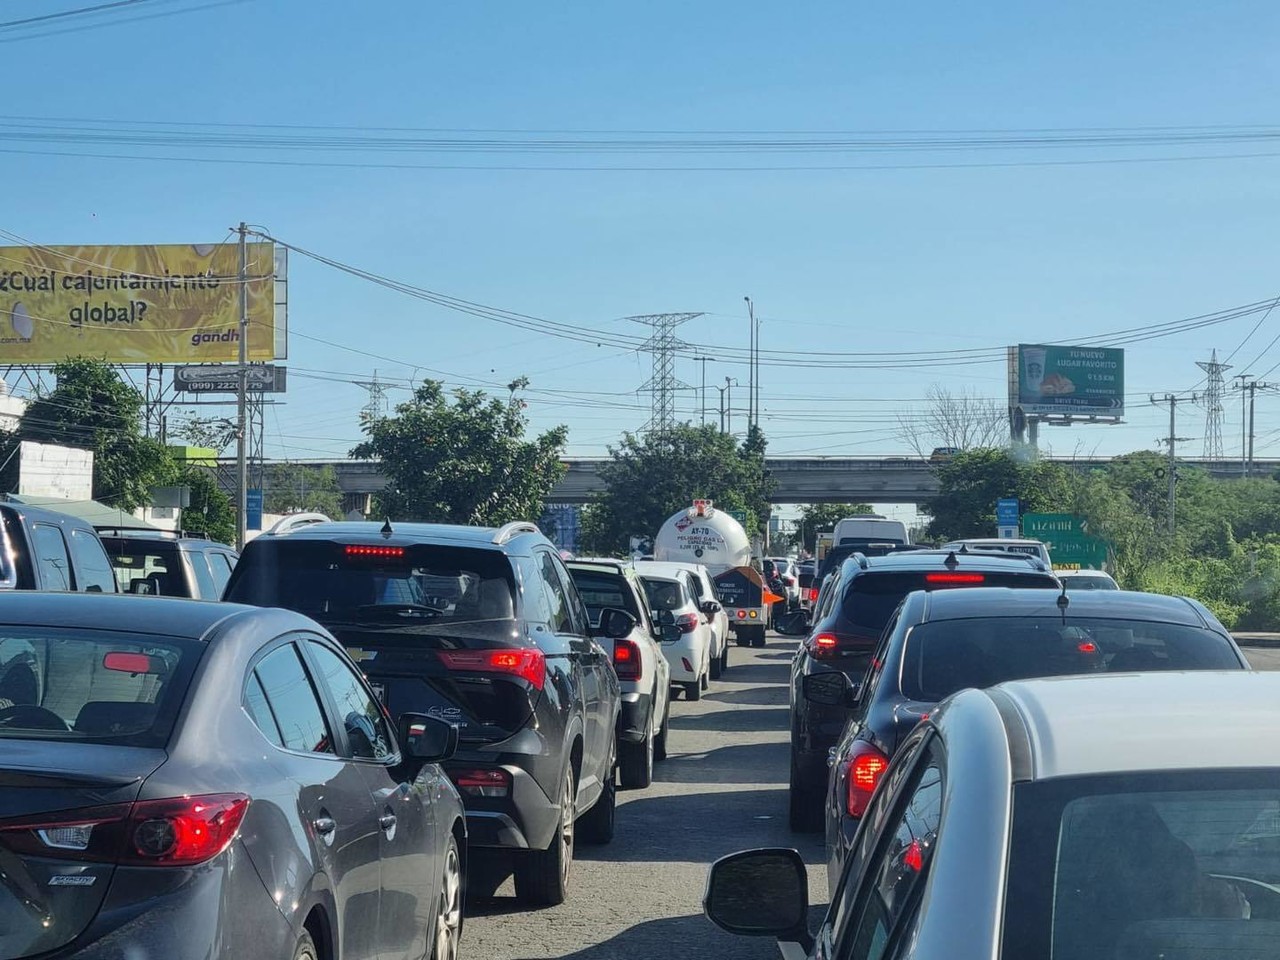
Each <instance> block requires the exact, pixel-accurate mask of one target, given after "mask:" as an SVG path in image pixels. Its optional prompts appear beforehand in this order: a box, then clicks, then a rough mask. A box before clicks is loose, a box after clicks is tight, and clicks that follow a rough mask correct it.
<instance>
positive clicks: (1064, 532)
mask: <svg viewBox="0 0 1280 960" xmlns="http://www.w3.org/2000/svg"><path fill="white" fill-rule="evenodd" d="M1022 535H1023V536H1024V537H1027V538H1029V539H1032V540H1039V541H1041V542H1042V543H1043V544H1044V545H1045V546H1047V547H1048V548H1049V559H1050V560H1052V561H1053V565H1054V566H1055V567H1060V568H1066V569H1070V568H1083V569H1086V570H1101V569H1102V568H1103V567H1104V566H1106V562H1107V544H1106V541H1105V540H1101V539H1099V538H1098V537H1094V536H1090V535H1089V533H1088V524H1086V523H1085V520H1084V518H1083V517H1077V516H1076V515H1074V514H1071V513H1025V514H1023V515H1022Z"/></svg>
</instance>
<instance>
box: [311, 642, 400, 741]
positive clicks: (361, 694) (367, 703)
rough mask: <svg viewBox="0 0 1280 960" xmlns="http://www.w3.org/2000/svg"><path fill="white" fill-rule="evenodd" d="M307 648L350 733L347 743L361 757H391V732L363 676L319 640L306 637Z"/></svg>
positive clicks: (347, 731)
mask: <svg viewBox="0 0 1280 960" xmlns="http://www.w3.org/2000/svg"><path fill="white" fill-rule="evenodd" d="M307 649H308V650H309V651H310V652H311V656H312V657H313V658H314V659H315V661H316V667H317V668H318V670H319V673H320V683H321V684H322V685H323V686H324V688H325V689H326V690H327V691H328V692H329V696H330V697H331V698H332V699H333V702H334V705H335V706H336V707H337V709H338V716H339V717H341V718H342V727H343V729H344V730H345V731H346V734H347V747H348V749H349V750H350V751H351V755H352V756H353V757H355V758H357V759H359V760H378V761H383V760H387V759H389V758H390V757H391V756H392V755H393V754H394V753H395V748H394V747H393V746H392V741H391V732H390V730H389V729H388V727H387V719H386V717H385V716H384V715H383V712H382V708H381V707H380V706H379V705H378V704H377V702H376V701H375V700H374V698H373V695H372V694H371V693H369V691H368V690H366V689H365V686H364V684H363V683H362V682H361V681H360V678H359V677H357V676H356V675H355V672H354V671H352V669H351V668H350V667H349V666H347V664H346V663H345V662H344V661H343V659H342V658H341V657H340V656H338V655H337V654H336V653H334V652H333V650H331V649H329V647H328V646H326V645H325V644H323V643H320V642H318V641H316V640H309V641H307Z"/></svg>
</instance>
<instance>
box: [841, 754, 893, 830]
mask: <svg viewBox="0 0 1280 960" xmlns="http://www.w3.org/2000/svg"><path fill="white" fill-rule="evenodd" d="M850 750H851V751H852V756H851V758H850V761H849V785H848V790H847V791H846V793H847V796H846V799H845V803H846V808H847V809H848V811H849V816H851V817H861V816H862V815H863V814H864V813H866V812H867V804H868V803H870V802H871V795H872V794H873V793H874V792H875V789H876V785H877V784H878V783H879V782H880V778H881V777H883V776H884V772H885V771H886V770H888V769H889V758H888V757H886V756H885V755H884V754H883V753H881V752H880V751H879V750H877V749H876V748H875V747H873V746H872V745H871V744H869V743H867V742H866V741H865V740H855V741H854V743H853V746H852V747H851V748H850Z"/></svg>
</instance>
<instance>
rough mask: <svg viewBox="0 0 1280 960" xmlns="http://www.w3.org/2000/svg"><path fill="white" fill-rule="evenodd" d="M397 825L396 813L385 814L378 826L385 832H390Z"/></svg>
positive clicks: (379, 819)
mask: <svg viewBox="0 0 1280 960" xmlns="http://www.w3.org/2000/svg"><path fill="white" fill-rule="evenodd" d="M395 825H396V815H395V814H394V813H384V814H383V815H382V816H380V817H379V818H378V826H380V827H381V828H382V829H383V830H390V829H391V828H392V827H394V826H395Z"/></svg>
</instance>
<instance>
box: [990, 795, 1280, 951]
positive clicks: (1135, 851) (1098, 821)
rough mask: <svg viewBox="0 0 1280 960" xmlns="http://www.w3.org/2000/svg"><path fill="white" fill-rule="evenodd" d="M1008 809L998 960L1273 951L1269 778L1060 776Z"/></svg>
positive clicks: (1277, 912)
mask: <svg viewBox="0 0 1280 960" xmlns="http://www.w3.org/2000/svg"><path fill="white" fill-rule="evenodd" d="M1013 804H1014V824H1013V836H1012V843H1011V847H1010V853H1011V858H1010V866H1009V875H1008V876H1009V879H1008V883H1007V893H1006V898H1007V901H1008V909H1007V911H1006V916H1005V930H1004V940H1005V943H1006V947H1005V954H1006V956H1041V957H1047V958H1052V960H1097V958H1101V957H1117V958H1119V957H1124V958H1129V957H1133V958H1144V960H1145V958H1148V957H1150V958H1159V957H1167V958H1171V960H1172V958H1178V960H1182V958H1197V960H1200V958H1205V960H1210V958H1211V960H1219V958H1221V960H1226V958H1233V960H1234V958H1245V957H1263V956H1266V957H1273V956H1276V955H1277V954H1278V953H1280V909H1278V905H1277V894H1276V885H1277V883H1278V882H1280V867H1277V862H1278V861H1277V857H1276V854H1277V851H1280V789H1277V786H1276V780H1275V772H1274V770H1257V771H1248V770H1240V771H1236V770H1206V771H1186V772H1183V771H1176V770H1168V771H1160V772H1155V773H1146V774H1125V775H1098V776H1083V777H1065V778H1056V779H1052V780H1045V781H1039V782H1030V783H1021V784H1018V785H1017V786H1016V787H1015V788H1014V795H1013ZM1011 951H1012V952H1011Z"/></svg>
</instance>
